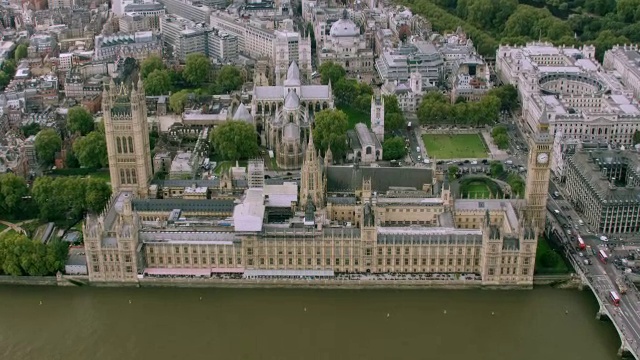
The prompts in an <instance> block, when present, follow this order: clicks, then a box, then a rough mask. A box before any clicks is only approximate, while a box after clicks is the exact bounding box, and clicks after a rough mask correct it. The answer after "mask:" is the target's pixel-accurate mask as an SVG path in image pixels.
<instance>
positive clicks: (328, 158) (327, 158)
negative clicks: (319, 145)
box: [324, 145, 333, 167]
mask: <svg viewBox="0 0 640 360" xmlns="http://www.w3.org/2000/svg"><path fill="white" fill-rule="evenodd" d="M331 164H333V153H332V152H331V145H329V147H327V152H326V153H324V166H325V167H326V166H329V165H331Z"/></svg>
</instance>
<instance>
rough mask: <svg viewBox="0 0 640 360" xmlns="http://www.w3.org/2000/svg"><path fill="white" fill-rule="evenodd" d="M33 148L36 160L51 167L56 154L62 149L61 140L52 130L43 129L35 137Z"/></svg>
mask: <svg viewBox="0 0 640 360" xmlns="http://www.w3.org/2000/svg"><path fill="white" fill-rule="evenodd" d="M35 148H36V155H37V156H38V160H40V162H41V163H43V164H45V165H51V164H53V161H54V160H55V158H56V152H58V151H60V149H61V148H62V139H61V138H60V135H58V133H57V132H56V131H55V130H54V129H51V128H49V129H44V130H42V131H40V132H39V133H38V135H37V136H36V141H35Z"/></svg>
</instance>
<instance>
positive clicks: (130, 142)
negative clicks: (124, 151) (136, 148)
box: [129, 136, 133, 154]
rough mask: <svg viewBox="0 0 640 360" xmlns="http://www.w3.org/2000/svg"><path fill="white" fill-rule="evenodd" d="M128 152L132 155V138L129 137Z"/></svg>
mask: <svg viewBox="0 0 640 360" xmlns="http://www.w3.org/2000/svg"><path fill="white" fill-rule="evenodd" d="M129 152H130V153H132V154H133V138H132V137H131V136H129Z"/></svg>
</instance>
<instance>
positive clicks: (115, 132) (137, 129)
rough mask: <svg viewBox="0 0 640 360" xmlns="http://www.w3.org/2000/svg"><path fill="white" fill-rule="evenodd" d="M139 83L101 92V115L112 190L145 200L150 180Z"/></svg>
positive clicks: (144, 113) (141, 90) (145, 116)
mask: <svg viewBox="0 0 640 360" xmlns="http://www.w3.org/2000/svg"><path fill="white" fill-rule="evenodd" d="M145 100H146V99H145V94H144V86H142V80H138V83H137V86H134V84H131V86H130V87H129V86H127V85H125V84H124V82H123V83H121V84H120V85H119V86H118V85H116V84H115V82H114V81H113V78H112V79H111V82H110V83H109V88H108V89H107V88H106V87H105V88H104V90H103V92H102V113H103V114H104V130H105V135H106V141H107V153H108V155H109V172H110V175H111V188H112V191H113V192H114V193H116V192H118V191H129V192H132V193H133V194H135V195H136V196H137V197H139V198H146V197H147V193H148V188H149V182H150V180H151V177H152V174H153V172H152V169H151V149H150V148H149V125H148V123H147V107H146V101H145Z"/></svg>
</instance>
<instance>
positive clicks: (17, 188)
mask: <svg viewBox="0 0 640 360" xmlns="http://www.w3.org/2000/svg"><path fill="white" fill-rule="evenodd" d="M28 194H29V188H28V187H27V182H26V181H25V180H24V179H23V178H21V177H19V176H16V175H15V174H12V173H7V174H2V175H0V214H4V215H6V216H14V215H15V214H16V213H17V212H19V211H20V208H21V205H22V203H23V200H24V199H23V198H24V197H25V196H27V195H28Z"/></svg>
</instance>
